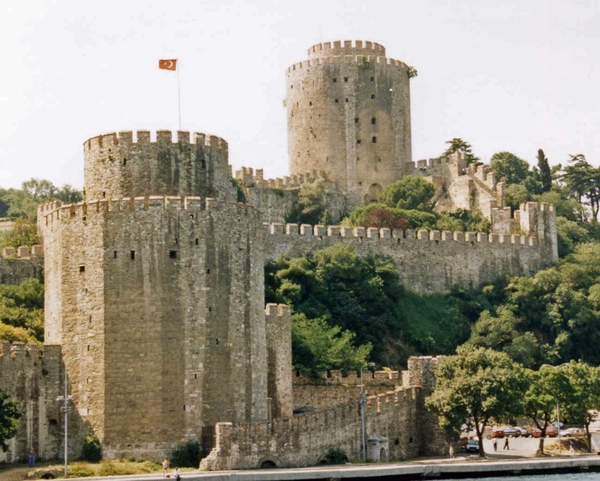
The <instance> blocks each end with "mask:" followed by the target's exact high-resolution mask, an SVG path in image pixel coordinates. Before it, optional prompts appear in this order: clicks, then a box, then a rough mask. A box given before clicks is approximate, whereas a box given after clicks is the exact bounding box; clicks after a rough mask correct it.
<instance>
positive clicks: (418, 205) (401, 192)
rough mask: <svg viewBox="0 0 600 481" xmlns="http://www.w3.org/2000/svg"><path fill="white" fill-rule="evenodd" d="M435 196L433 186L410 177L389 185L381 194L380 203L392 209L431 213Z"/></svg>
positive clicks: (420, 179) (419, 178) (417, 178)
mask: <svg viewBox="0 0 600 481" xmlns="http://www.w3.org/2000/svg"><path fill="white" fill-rule="evenodd" d="M434 194H435V188H434V187H433V184H431V183H429V182H427V181H426V180H424V179H422V178H421V177H415V176H412V175H408V176H406V177H403V178H402V179H400V180H397V181H396V182H394V183H393V184H391V185H388V186H387V187H386V188H385V189H384V190H383V192H382V193H381V194H379V202H380V203H382V204H384V205H387V206H388V207H392V208H394V207H395V208H398V209H416V210H424V211H430V210H431V209H432V207H433V205H432V199H433V196H434Z"/></svg>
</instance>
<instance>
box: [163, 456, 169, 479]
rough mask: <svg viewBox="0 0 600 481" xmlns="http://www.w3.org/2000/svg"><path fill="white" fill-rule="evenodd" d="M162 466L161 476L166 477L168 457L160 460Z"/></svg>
mask: <svg viewBox="0 0 600 481" xmlns="http://www.w3.org/2000/svg"><path fill="white" fill-rule="evenodd" d="M162 466H163V478H166V477H168V476H167V471H168V470H169V458H165V459H164V461H163V462H162Z"/></svg>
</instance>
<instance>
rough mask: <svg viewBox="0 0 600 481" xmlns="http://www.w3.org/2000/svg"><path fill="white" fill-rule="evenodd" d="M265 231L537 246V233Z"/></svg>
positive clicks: (291, 227)
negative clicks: (530, 234) (529, 234)
mask: <svg viewBox="0 0 600 481" xmlns="http://www.w3.org/2000/svg"><path fill="white" fill-rule="evenodd" d="M263 225H264V228H265V231H266V232H267V233H268V234H270V235H288V236H304V237H307V238H310V237H313V238H317V239H319V238H320V239H322V238H323V237H331V238H340V239H354V240H359V241H362V240H368V239H396V240H397V241H398V243H401V242H413V241H416V242H432V243H435V244H438V243H439V242H454V243H464V244H471V245H475V244H515V245H521V246H532V247H533V246H536V245H537V238H536V237H535V236H525V235H516V234H514V235H504V234H497V233H491V234H488V233H485V232H452V231H439V230H432V231H427V230H424V229H419V230H414V229H406V230H401V229H389V228H385V227H384V228H378V227H369V228H364V227H344V226H324V225H314V226H313V225H310V224H301V225H298V224H283V223H279V222H274V223H270V224H268V223H264V224H263Z"/></svg>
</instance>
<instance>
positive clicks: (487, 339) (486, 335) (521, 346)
mask: <svg viewBox="0 0 600 481" xmlns="http://www.w3.org/2000/svg"><path fill="white" fill-rule="evenodd" d="M519 322H520V320H519V319H517V317H516V316H515V314H514V312H513V311H512V310H511V309H510V307H507V306H501V307H500V308H499V309H498V315H497V316H494V315H492V314H491V313H490V311H484V312H482V313H481V316H480V317H479V319H478V320H477V322H476V323H475V325H474V326H473V328H472V330H471V337H470V339H469V340H468V341H467V344H469V345H472V346H474V347H484V348H488V349H493V350H495V351H499V352H505V353H506V354H508V355H509V356H510V357H511V358H512V359H513V360H514V361H516V362H518V363H519V364H522V365H524V366H533V365H534V364H535V362H536V358H537V354H538V350H539V349H538V345H537V341H536V339H535V337H534V335H533V334H532V333H531V332H523V333H521V332H519V330H518V325H519Z"/></svg>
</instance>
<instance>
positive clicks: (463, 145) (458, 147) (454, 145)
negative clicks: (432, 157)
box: [442, 138, 481, 165]
mask: <svg viewBox="0 0 600 481" xmlns="http://www.w3.org/2000/svg"><path fill="white" fill-rule="evenodd" d="M446 143H447V144H448V148H447V149H446V150H445V151H444V153H443V154H442V157H449V156H450V155H452V154H453V153H455V152H458V151H461V152H462V153H463V154H464V155H465V160H466V161H467V165H469V164H474V163H477V162H479V161H480V160H481V159H480V158H479V157H476V156H475V155H474V154H473V148H472V147H471V144H469V143H468V142H466V141H464V140H463V139H461V138H454V139H452V140H448V141H447V142H446Z"/></svg>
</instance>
